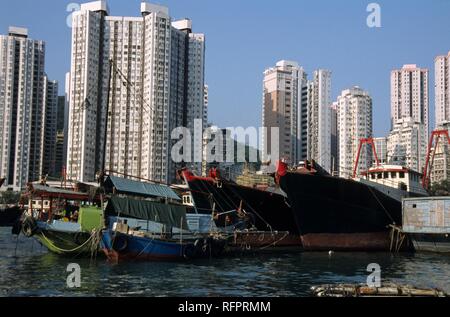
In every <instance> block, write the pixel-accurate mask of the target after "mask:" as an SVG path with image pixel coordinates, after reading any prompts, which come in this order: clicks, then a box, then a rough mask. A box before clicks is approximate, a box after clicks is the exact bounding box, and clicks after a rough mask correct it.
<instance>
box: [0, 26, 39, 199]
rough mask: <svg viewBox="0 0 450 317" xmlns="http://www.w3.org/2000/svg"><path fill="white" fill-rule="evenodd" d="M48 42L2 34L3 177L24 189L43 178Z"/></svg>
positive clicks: (17, 32)
mask: <svg viewBox="0 0 450 317" xmlns="http://www.w3.org/2000/svg"><path fill="white" fill-rule="evenodd" d="M44 63H45V43H44V42H43V41H39V40H32V39H30V38H28V30H27V29H24V28H17V27H10V28H9V34H8V35H0V177H2V178H5V179H6V180H5V188H11V189H14V190H20V189H22V188H24V187H25V186H26V184H27V182H29V181H33V180H37V179H39V178H40V176H41V175H40V167H41V155H42V153H41V152H42V147H41V139H42V124H43V123H42V115H43V110H44V105H45V96H44V92H45V85H46V79H45V73H44Z"/></svg>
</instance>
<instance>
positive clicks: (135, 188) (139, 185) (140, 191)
mask: <svg viewBox="0 0 450 317" xmlns="http://www.w3.org/2000/svg"><path fill="white" fill-rule="evenodd" d="M104 186H105V189H106V191H107V192H109V193H113V192H114V191H115V192H116V193H118V194H129V195H135V196H141V197H158V198H170V199H173V200H181V198H180V197H179V196H178V195H177V194H176V193H175V191H174V190H173V189H172V188H170V187H169V186H167V185H163V184H154V183H147V182H143V181H134V180H131V179H126V178H122V177H117V176H108V178H107V179H106V181H105V183H104Z"/></svg>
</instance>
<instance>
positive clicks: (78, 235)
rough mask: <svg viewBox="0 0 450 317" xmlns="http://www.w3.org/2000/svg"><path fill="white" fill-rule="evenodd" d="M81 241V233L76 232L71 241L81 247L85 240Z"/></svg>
mask: <svg viewBox="0 0 450 317" xmlns="http://www.w3.org/2000/svg"><path fill="white" fill-rule="evenodd" d="M82 239H83V233H82V232H77V233H75V236H74V237H73V240H74V241H75V243H76V244H77V245H82V244H83V243H85V242H86V240H84V241H83V240H82Z"/></svg>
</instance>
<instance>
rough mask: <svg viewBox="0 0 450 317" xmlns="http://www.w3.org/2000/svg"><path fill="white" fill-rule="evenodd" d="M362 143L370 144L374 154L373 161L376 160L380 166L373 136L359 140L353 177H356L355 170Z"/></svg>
mask: <svg viewBox="0 0 450 317" xmlns="http://www.w3.org/2000/svg"><path fill="white" fill-rule="evenodd" d="M363 144H370V145H371V146H372V151H373V153H374V155H375V161H376V162H377V166H380V160H379V159H378V155H377V150H376V149H375V142H374V141H373V138H365V139H360V140H359V147H358V154H357V155H356V162H355V167H354V169H353V178H355V177H356V170H357V169H358V164H359V157H360V156H361V148H362V146H363Z"/></svg>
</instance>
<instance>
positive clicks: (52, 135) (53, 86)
mask: <svg viewBox="0 0 450 317" xmlns="http://www.w3.org/2000/svg"><path fill="white" fill-rule="evenodd" d="M44 94H45V97H44V98H45V105H44V107H43V112H42V124H43V125H42V132H41V133H42V135H41V140H42V142H41V159H40V163H41V167H40V173H41V175H43V176H45V175H49V176H55V173H56V165H55V164H56V136H57V120H58V116H57V115H58V102H59V101H58V82H57V81H50V80H48V78H47V77H46V78H45V87H44Z"/></svg>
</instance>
